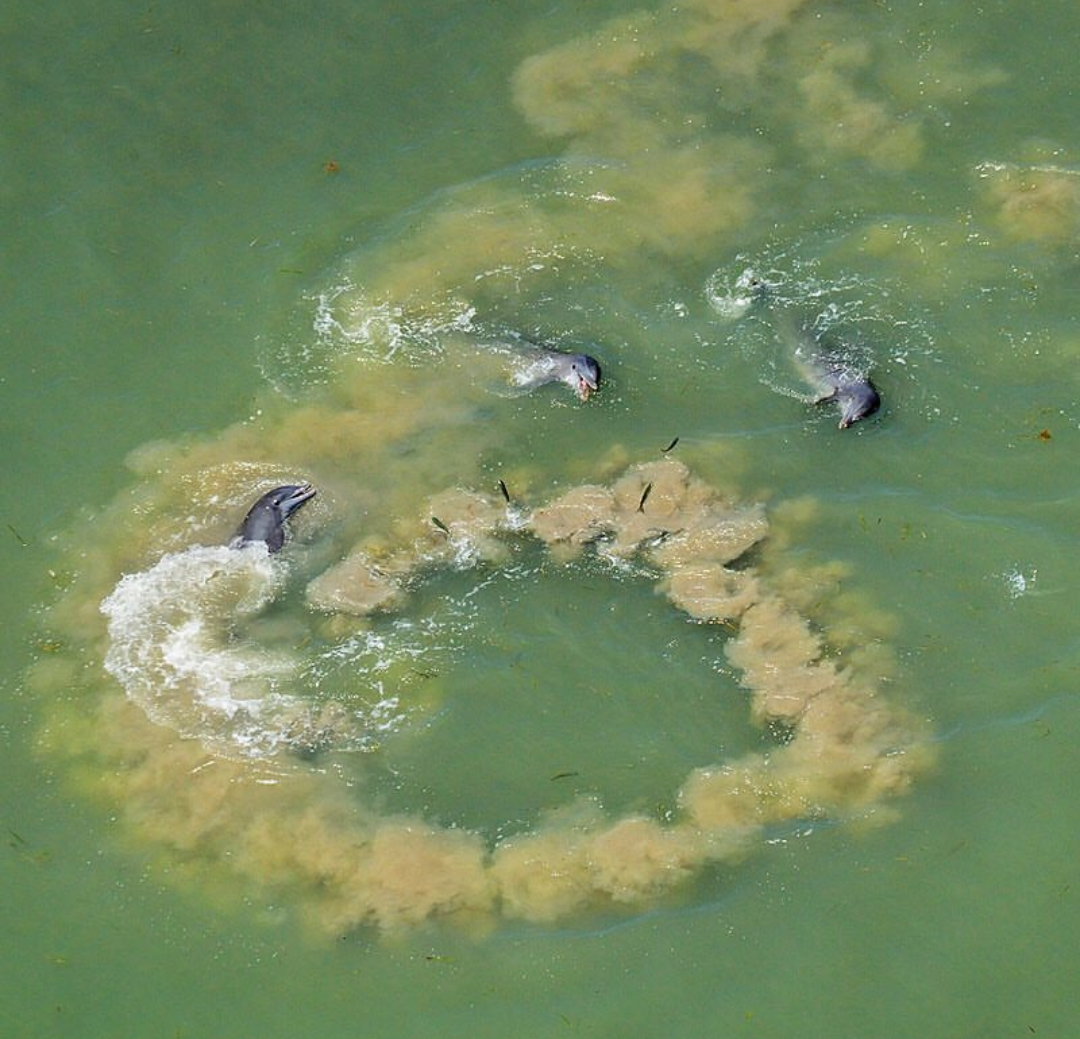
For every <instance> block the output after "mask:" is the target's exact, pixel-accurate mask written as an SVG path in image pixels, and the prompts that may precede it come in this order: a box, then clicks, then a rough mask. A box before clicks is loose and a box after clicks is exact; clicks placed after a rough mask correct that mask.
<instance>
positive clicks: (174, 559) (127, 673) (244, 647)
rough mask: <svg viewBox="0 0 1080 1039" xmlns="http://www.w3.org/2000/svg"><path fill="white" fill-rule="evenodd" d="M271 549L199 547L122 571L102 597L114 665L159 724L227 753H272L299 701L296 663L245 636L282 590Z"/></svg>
mask: <svg viewBox="0 0 1080 1039" xmlns="http://www.w3.org/2000/svg"><path fill="white" fill-rule="evenodd" d="M282 579H283V571H282V569H281V568H280V566H278V565H276V564H275V563H274V562H272V560H271V559H270V556H269V553H268V552H267V550H266V548H265V546H262V545H253V546H249V547H247V548H244V549H241V550H237V549H231V548H227V547H224V546H218V547H213V548H207V547H203V546H196V547H193V548H188V549H185V550H183V551H180V552H171V553H168V554H166V555H164V556H162V558H161V559H159V560H158V562H157V563H155V564H154V565H153V566H152V567H150V568H149V569H147V570H143V571H140V572H139V573H134V574H128V575H126V576H125V577H123V578H122V579H121V580H120V582H119V583H118V584H117V586H116V588H115V589H113V591H112V593H111V594H110V595H109V596H108V597H107V598H106V599H105V600H104V601H103V602H102V604H101V611H102V613H104V614H105V616H106V617H107V618H108V630H109V640H110V641H109V648H108V651H107V653H106V656H105V667H106V669H107V670H108V671H109V673H110V674H111V675H113V677H114V678H116V679H117V681H119V682H120V684H121V685H122V686H123V687H124V690H125V692H126V693H127V695H128V697H129V698H130V699H131V700H132V702H134V703H136V704H138V705H139V706H140V707H141V708H142V709H143V710H144V711H145V712H146V714H147V717H149V718H150V719H151V721H153V722H155V723H156V724H158V725H164V726H167V727H169V728H171V729H174V730H175V731H176V732H178V733H180V734H181V735H183V736H186V737H191V738H197V739H200V740H202V741H203V742H205V743H206V744H207V745H209V746H213V747H214V748H215V749H218V750H225V751H228V750H234V751H236V750H238V751H241V752H242V753H245V754H259V755H262V754H267V753H272V752H273V751H274V750H275V749H277V747H278V746H279V745H280V744H281V742H282V740H283V729H284V728H285V727H286V719H287V717H288V716H289V715H290V714H292V713H294V712H295V710H296V709H297V707H298V705H299V703H300V701H298V700H297V699H296V698H295V697H294V696H292V695H291V694H290V693H288V692H286V691H285V690H286V689H287V688H288V686H289V682H290V679H291V678H292V677H293V674H294V671H295V662H294V661H293V660H292V659H291V658H290V657H289V656H287V655H286V654H284V653H282V652H274V651H272V650H269V649H266V648H265V647H262V646H259V645H257V644H254V643H252V642H250V641H244V640H243V639H239V638H237V637H236V634H237V633H236V626H237V623H238V622H242V621H243V620H244V619H245V618H249V617H251V616H253V615H255V614H257V613H258V612H260V611H261V610H263V609H264V608H265V607H266V606H267V605H268V604H269V603H270V602H271V601H272V600H273V599H274V598H275V596H276V595H277V594H278V593H279V591H280V588H281V583H282Z"/></svg>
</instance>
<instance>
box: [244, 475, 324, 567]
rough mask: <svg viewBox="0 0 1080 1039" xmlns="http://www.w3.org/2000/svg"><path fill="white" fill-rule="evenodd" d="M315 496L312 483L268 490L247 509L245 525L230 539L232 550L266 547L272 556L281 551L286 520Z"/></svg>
mask: <svg viewBox="0 0 1080 1039" xmlns="http://www.w3.org/2000/svg"><path fill="white" fill-rule="evenodd" d="M315 494H316V491H315V488H314V487H312V486H311V484H310V483H300V484H286V485H285V486H283V487H275V488H274V489H273V490H272V491H267V492H266V494H264V495H263V496H262V497H261V498H260V499H259V500H258V501H257V502H255V504H254V505H252V506H251V508H250V509H249V510H248V514H247V515H246V516H245V517H244V521H243V523H241V524H240V526H239V528H238V529H237V531H236V533H235V534H234V535H233V536H232V537H231V538H230V539H229V548H243V547H244V546H245V545H259V544H263V545H266V549H267V551H268V552H270V553H274V552H280V551H281V548H282V546H283V545H284V544H285V523H286V521H287V520H288V518H289V517H290V516H291V515H292V514H293V513H294V512H296V511H297V510H298V509H299V508H301V507H302V506H304V505H306V504H307V503H308V502H309V501H311V499H312V498H314V497H315Z"/></svg>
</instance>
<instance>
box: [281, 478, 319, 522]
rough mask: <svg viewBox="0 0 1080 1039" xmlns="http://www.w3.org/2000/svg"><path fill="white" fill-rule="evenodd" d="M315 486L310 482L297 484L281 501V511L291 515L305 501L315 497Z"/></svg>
mask: <svg viewBox="0 0 1080 1039" xmlns="http://www.w3.org/2000/svg"><path fill="white" fill-rule="evenodd" d="M315 494H316V491H315V488H314V487H313V486H312V485H311V484H310V483H302V484H299V485H298V486H297V487H296V489H295V490H294V491H293V493H292V494H290V495H289V496H288V498H286V499H285V500H284V501H282V502H281V506H280V507H281V511H282V512H283V513H284V514H285V515H286V516H291V515H292V514H293V513H294V512H296V510H297V509H298V508H300V506H301V505H303V504H304V503H305V502H308V501H311V499H312V498H314V497H315Z"/></svg>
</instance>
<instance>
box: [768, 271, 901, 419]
mask: <svg viewBox="0 0 1080 1039" xmlns="http://www.w3.org/2000/svg"><path fill="white" fill-rule="evenodd" d="M749 287H750V291H751V295H752V298H753V299H754V300H756V301H764V302H767V301H768V300H769V298H770V295H771V292H770V286H769V284H768V282H766V281H764V280H763V279H761V278H758V277H752V278H750V281H749ZM776 325H777V330H778V331H779V332H780V335H781V337H782V338H783V339H786V340H788V341H790V342H792V343H794V345H795V363H796V364H797V365H798V367H799V370H800V372H801V373H802V375H803V378H804V379H806V381H807V382H808V383H809V384H810V386H811V387H812V388H813V389H814V390H815V391H816V392H817V394H818V395H817V397H815V398H814V403H815V404H825V403H836V404H839V405H840V423H839V426H840V428H841V429H847V428H848V427H849V426H851V425H853V424H854V423H856V422H858V421H859V419H863V418H866V417H867V416H868V415H873V414H874V412H875V411H877V410H878V408H880V407H881V396H880V395H879V394H878V391H877V387H876V386H875V385H874V384H873V383H872V382H871V381H870V376H869V375H868V374H867V372H866V370H865V368H864V367H863V366H862V365H860V364H859V362H858V361H857V359H856V358H855V356H854V354H853V352H851V351H849V350H845V349H843V348H842V347H836V346H831V345H829V344H827V343H826V342H824V340H823V337H822V336H820V335H819V334H818V333H817V332H815V331H814V329H813V328H812V327H811V326H810V325H808V324H805V323H804V324H802V325H801V326H797V325H796V323H795V319H794V318H793V316H792V315H791V313H790V312H789V311H788V310H787V309H786V308H784V307H778V308H777V316H776Z"/></svg>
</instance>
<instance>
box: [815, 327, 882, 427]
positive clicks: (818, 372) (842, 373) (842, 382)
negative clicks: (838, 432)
mask: <svg viewBox="0 0 1080 1039" xmlns="http://www.w3.org/2000/svg"><path fill="white" fill-rule="evenodd" d="M795 354H796V360H797V361H799V367H800V368H802V370H803V374H804V375H805V376H806V378H807V380H808V381H809V382H810V384H811V385H812V386H813V387H814V388H815V389H816V390H817V391H818V393H819V394H820V396H818V398H817V399H816V400H815V401H814V403H815V404H825V403H827V402H833V401H835V402H836V403H837V404H839V405H840V428H841V429H847V428H848V426H850V425H852V423H855V422H858V421H859V419H863V418H866V416H867V415H873V413H874V412H875V411H877V410H878V408H880V407H881V397H880V396H879V394H878V391H877V388H876V387H875V386H874V384H873V383H872V382H871V381H870V377H869V376H868V375H866V374H865V373H864V372H862V371H860V370H859V368H858V367H857V366H856V365H854V364H852V363H851V361H850V360H849V359H848V358H846V357H844V356H843V355H842V354H839V353H836V352H834V351H832V350H830V349H828V348H827V347H821V346H820V344H816V345H815V346H814V347H813V348H812V349H810V350H808V351H807V352H806V354H805V355H801V348H800V350H796V352H795Z"/></svg>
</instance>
